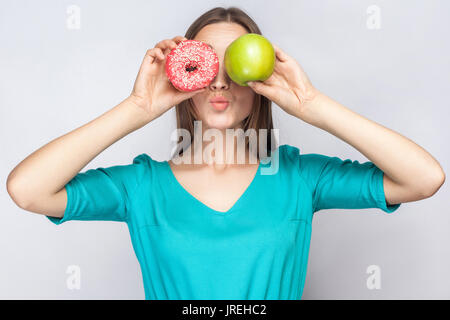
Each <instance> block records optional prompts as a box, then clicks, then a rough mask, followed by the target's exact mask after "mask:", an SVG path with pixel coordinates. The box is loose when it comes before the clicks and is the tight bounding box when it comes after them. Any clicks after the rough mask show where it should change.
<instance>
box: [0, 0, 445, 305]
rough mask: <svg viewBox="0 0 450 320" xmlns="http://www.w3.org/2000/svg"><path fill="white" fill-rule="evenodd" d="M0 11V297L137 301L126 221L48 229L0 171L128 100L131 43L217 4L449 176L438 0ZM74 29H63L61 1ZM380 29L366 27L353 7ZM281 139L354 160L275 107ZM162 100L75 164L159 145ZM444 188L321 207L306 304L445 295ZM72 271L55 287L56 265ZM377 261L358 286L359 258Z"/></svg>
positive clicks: (166, 142) (160, 154)
mask: <svg viewBox="0 0 450 320" xmlns="http://www.w3.org/2000/svg"><path fill="white" fill-rule="evenodd" d="M0 3H1V6H0V46H1V47H0V48H1V49H0V75H1V76H0V107H1V109H0V133H1V142H0V143H1V145H0V148H1V149H0V150H1V154H2V156H1V157H0V177H1V179H2V181H3V186H2V189H1V192H0V210H1V215H2V220H1V223H0V246H1V248H0V249H1V250H0V298H3V299H35V298H39V299H50V298H52V299H53V298H56V299H144V290H143V285H142V279H141V271H140V268H139V264H138V261H137V259H136V257H135V254H134V252H133V249H132V246H131V241H130V238H129V234H128V229H127V226H126V224H124V223H117V222H100V221H98V222H96V221H91V222H84V221H81V222H79V221H72V222H68V223H65V224H62V225H60V226H56V225H53V224H52V223H51V222H50V221H48V220H47V219H46V218H45V217H44V216H42V215H40V214H34V213H30V212H26V211H24V210H22V209H20V208H18V207H17V206H16V205H15V204H14V203H13V201H12V200H11V199H10V198H9V196H8V194H7V192H6V178H7V175H8V173H9V172H10V171H11V170H12V169H13V167H14V166H15V165H17V164H18V162H19V161H21V160H22V159H24V158H25V157H26V156H28V155H29V154H30V153H31V152H33V151H34V150H36V149H38V148H39V147H41V146H42V145H44V144H46V143H47V142H49V141H51V140H52V139H55V138H57V137H59V136H61V135H63V134H65V133H67V132H69V131H71V130H73V129H75V128H77V127H79V126H81V125H83V124H85V123H87V122H88V121H90V120H92V119H94V118H95V117H97V116H99V115H100V114H102V113H104V112H106V111H107V110H109V109H110V108H112V107H113V106H115V105H116V104H118V103H119V102H120V101H122V99H124V98H125V97H127V96H128V94H129V93H130V90H131V89H132V86H133V82H134V80H135V77H136V74H137V71H138V69H139V65H140V63H141V60H142V58H143V56H144V54H145V51H146V50H147V49H149V48H152V47H153V46H154V45H155V44H156V43H157V42H159V41H161V40H163V39H167V38H172V37H174V36H176V35H184V33H185V31H186V30H187V28H188V26H189V25H190V24H191V23H192V22H193V21H194V20H195V19H196V18H197V17H198V16H199V15H201V14H202V13H203V12H205V11H207V10H209V9H211V8H213V7H215V6H227V7H228V6H232V5H238V6H239V7H241V8H242V9H244V10H245V11H246V12H247V13H248V14H250V16H251V17H252V18H253V19H255V21H256V23H258V24H259V26H260V28H261V30H262V32H263V34H264V35H265V36H266V37H267V38H268V39H269V40H271V41H272V42H274V43H275V44H277V45H278V46H280V47H281V48H282V49H283V50H284V51H286V52H287V53H288V54H290V55H291V56H292V57H294V58H295V59H296V60H297V61H299V62H300V64H301V65H302V66H303V68H304V69H305V71H306V72H307V74H308V75H309V77H310V78H311V80H312V82H313V83H314V84H315V86H316V87H317V88H319V89H320V90H321V91H323V92H324V93H326V94H327V95H329V96H330V97H332V98H334V99H335V100H337V101H339V102H340V103H342V104H344V105H345V106H347V107H348V108H350V109H352V110H354V111H355V112H357V113H359V114H361V115H363V116H365V117H367V118H369V119H372V120H374V121H376V122H378V123H380V124H382V125H384V126H386V127H388V128H391V129H393V130H395V131H397V132H399V133H401V134H403V135H405V136H406V137H408V138H410V139H411V140H413V141H415V142H416V143H418V144H419V145H420V146H422V147H424V148H425V149H426V150H427V151H429V152H430V153H431V154H432V155H433V156H434V157H435V158H436V159H438V161H439V162H440V163H441V165H442V167H443V168H444V170H445V171H446V172H447V175H448V174H449V172H448V168H449V161H448V160H449V150H448V149H449V148H448V140H449V131H448V129H447V126H448V119H449V101H450V90H449V89H450V87H449V83H450V81H449V80H450V62H449V61H450V60H449V57H450V46H449V41H448V38H449V36H448V30H450V19H449V15H450V2H449V1H444V0H442V1H425V0H423V1H406V0H402V1H399V0H397V1H375V0H374V1H365V0H352V1H336V0H329V1H306V0H305V1H286V0H284V1H281V0H277V1H271V2H269V1H266V2H264V5H261V3H262V1H239V2H238V1H220V2H219V1H195V0H191V1H170V2H168V1H122V2H118V1H117V2H114V3H113V2H111V1H105V0H103V1H56V0H55V1H12V0H11V1H5V0H2V1H1V2H0ZM73 4H74V5H77V6H79V7H80V9H81V25H80V26H81V28H80V29H79V30H70V29H68V28H67V27H66V21H67V18H68V15H67V13H66V10H67V7H68V6H69V5H73ZM370 5H377V6H378V7H379V8H380V9H381V28H380V29H378V30H372V29H369V28H368V27H367V24H366V22H367V19H368V17H369V15H368V14H367V12H366V11H367V8H368V7H369V6H370ZM273 110H274V121H275V127H276V128H279V129H280V142H281V144H284V143H288V144H291V145H295V146H298V147H300V149H301V152H303V153H321V154H325V155H329V156H339V157H341V158H342V159H347V158H350V159H353V160H359V161H367V158H365V157H364V156H363V155H362V154H361V153H359V152H358V151H357V150H355V149H354V148H353V147H351V146H350V145H348V144H346V143H345V142H343V141H341V140H339V139H338V138H336V137H334V136H333V135H331V134H329V133H328V132H325V131H323V130H321V129H318V128H315V127H313V126H310V125H308V124H306V123H304V122H302V121H301V120H299V119H297V118H294V117H291V116H289V115H288V114H286V113H284V112H283V111H282V110H281V109H280V108H279V107H278V106H276V105H274V107H273ZM175 125H176V124H175V112H174V109H172V110H170V111H169V112H168V113H166V114H164V115H163V116H162V117H160V118H158V119H157V120H155V121H154V122H152V123H150V124H149V125H147V126H146V127H144V128H142V129H140V130H138V131H136V132H133V133H132V134H130V135H128V136H126V137H125V138H123V139H122V140H120V141H118V142H117V143H115V144H114V145H112V146H111V147H110V148H108V149H107V150H105V151H104V152H103V153H102V154H100V155H99V156H98V157H97V158H95V159H94V160H93V161H92V162H91V163H89V165H88V166H86V167H85V168H84V169H83V171H85V170H87V169H89V168H97V167H99V166H112V165H116V164H130V163H131V161H132V159H133V158H134V157H135V156H136V155H138V154H140V153H143V152H146V153H148V154H150V155H151V156H152V157H153V158H155V159H157V160H167V159H168V158H169V155H170V150H171V147H172V145H171V143H170V133H171V132H172V130H173V129H175ZM448 199H449V198H448V182H447V183H446V184H444V186H443V187H442V188H441V189H440V190H439V192H438V193H437V194H435V195H434V196H433V197H432V198H428V199H425V200H422V201H418V202H410V203H405V204H402V206H401V207H400V209H398V211H397V212H395V213H394V214H392V215H388V214H385V213H384V212H383V211H381V210H379V209H365V210H324V211H321V212H318V213H317V214H316V215H315V217H314V220H313V234H312V240H311V248H310V256H309V263H308V272H307V277H306V285H305V289H304V295H303V298H304V299H354V298H358V299H431V298H436V299H449V298H450V273H449V272H448V271H449V270H450V249H449V243H450V234H449V229H450V228H449V227H450V212H449V210H448ZM69 265H78V266H80V268H81V288H80V289H79V290H69V289H68V288H67V285H66V280H67V278H68V277H69V275H68V274H66V269H67V267H68V266H69ZM369 265H378V266H379V267H380V268H381V289H379V290H369V289H368V288H367V286H366V279H367V277H369V275H368V274H367V273H366V268H367V267H368V266H369Z"/></svg>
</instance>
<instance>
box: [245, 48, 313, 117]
mask: <svg viewBox="0 0 450 320" xmlns="http://www.w3.org/2000/svg"><path fill="white" fill-rule="evenodd" d="M272 46H273V47H274V49H275V56H276V59H275V67H274V71H273V73H272V75H271V76H270V77H269V78H268V79H267V80H265V81H263V82H261V81H253V82H248V83H247V84H248V85H249V87H251V88H252V89H253V91H255V92H256V93H258V94H261V95H263V96H265V97H266V98H268V99H269V100H271V101H273V102H274V103H276V104H277V105H278V106H280V107H281V108H282V109H283V110H284V111H286V112H287V113H289V114H290V115H293V116H296V117H299V118H302V117H301V115H302V112H303V111H304V109H305V108H304V106H305V105H306V103H307V102H309V101H311V100H313V99H314V98H315V97H316V95H317V94H319V91H318V90H317V89H316V88H314V87H313V85H312V84H311V81H310V80H309V79H308V76H307V75H306V73H305V72H304V71H303V69H302V67H301V66H300V64H299V63H298V62H297V61H296V60H295V59H293V58H292V57H290V56H289V55H288V54H286V53H285V52H284V51H282V50H281V49H280V48H279V47H278V46H276V45H274V44H273V43H272Z"/></svg>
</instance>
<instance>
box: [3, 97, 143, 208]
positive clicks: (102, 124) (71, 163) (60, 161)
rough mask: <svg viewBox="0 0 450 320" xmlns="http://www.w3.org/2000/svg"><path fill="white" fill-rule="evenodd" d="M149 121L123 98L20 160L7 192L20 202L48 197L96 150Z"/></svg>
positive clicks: (60, 187)
mask: <svg viewBox="0 0 450 320" xmlns="http://www.w3.org/2000/svg"><path fill="white" fill-rule="evenodd" d="M150 121H151V119H149V118H148V117H147V116H146V113H145V112H144V111H143V110H141V109H139V108H138V107H137V106H135V105H134V104H133V103H132V102H131V101H130V99H125V100H124V101H122V102H121V103H120V104H118V105H117V106H115V107H114V108H112V109H110V110H108V111H107V112H105V113H104V114H102V115H100V116H99V117H97V118H96V119H94V120H92V121H90V122H88V123H86V124H85V125H83V126H81V127H79V128H77V129H75V130H73V131H71V132H69V133H67V134H65V135H63V136H61V137H58V138H56V139H54V140H52V141H51V142H49V143H47V144H46V145H44V146H43V147H41V148H40V149H38V150H36V151H34V152H33V153H32V154H30V155H29V156H28V157H27V158H25V159H24V160H23V161H21V162H20V163H19V164H18V165H17V166H16V167H15V168H14V170H12V171H11V173H10V174H9V176H8V182H7V186H8V192H9V193H10V194H11V196H12V197H13V198H15V199H14V200H15V201H16V202H17V201H20V202H21V203H31V202H33V201H34V199H45V198H48V197H49V196H51V195H53V194H55V193H56V192H58V191H59V190H61V189H62V188H63V187H64V186H65V184H66V183H67V182H68V181H70V180H71V179H72V178H73V177H74V176H75V175H76V174H77V173H78V172H80V170H81V169H82V168H83V167H85V166H86V165H87V164H88V163H89V162H90V161H91V160H92V159H93V158H95V157H96V156H97V155H98V154H99V153H101V152H102V151H103V150H105V149H106V148H108V147H109V146H110V145H112V144H113V143H114V142H116V141H118V140H120V139H121V138H122V137H124V136H126V135H127V134H129V133H131V132H132V131H134V130H137V129H138V128H140V127H142V126H143V125H145V124H146V123H148V122H150Z"/></svg>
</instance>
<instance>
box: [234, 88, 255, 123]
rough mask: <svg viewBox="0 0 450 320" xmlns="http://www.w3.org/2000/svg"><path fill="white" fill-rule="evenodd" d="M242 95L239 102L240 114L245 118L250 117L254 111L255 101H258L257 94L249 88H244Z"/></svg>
mask: <svg viewBox="0 0 450 320" xmlns="http://www.w3.org/2000/svg"><path fill="white" fill-rule="evenodd" d="M242 91H243V92H241V95H240V99H239V102H238V105H239V114H240V115H243V116H245V117H246V116H248V115H249V114H250V112H251V111H252V107H253V103H254V99H256V93H255V92H254V91H253V90H252V89H249V88H244V90H242Z"/></svg>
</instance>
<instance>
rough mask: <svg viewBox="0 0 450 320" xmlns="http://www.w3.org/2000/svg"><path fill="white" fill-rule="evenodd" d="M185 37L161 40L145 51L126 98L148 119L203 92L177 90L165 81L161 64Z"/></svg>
mask: <svg viewBox="0 0 450 320" xmlns="http://www.w3.org/2000/svg"><path fill="white" fill-rule="evenodd" d="M184 40H187V39H186V38H185V37H182V36H176V37H175V38H173V39H166V40H162V41H161V42H159V43H158V44H156V45H155V47H154V48H153V49H149V50H147V53H146V54H145V57H144V59H143V61H142V64H141V67H140V69H139V73H138V75H137V78H136V81H135V83H134V87H133V91H132V93H131V95H130V97H129V99H131V100H132V102H133V103H134V104H136V105H137V106H139V107H140V108H142V109H144V110H145V111H146V112H147V113H148V115H149V117H150V118H151V119H155V118H157V117H159V116H160V115H161V114H163V113H164V112H166V111H167V110H169V109H170V108H171V107H173V106H174V105H177V104H179V103H180V102H182V101H184V100H186V99H189V98H191V97H193V96H194V95H196V94H197V93H199V92H203V91H204V90H205V89H204V88H203V89H200V90H197V91H192V92H183V91H179V90H177V89H176V88H175V87H174V86H173V85H172V83H171V82H170V80H169V79H168V78H167V75H166V71H165V65H166V58H167V55H168V54H169V53H170V51H171V50H172V49H173V48H175V47H176V46H177V45H178V44H179V43H180V42H181V41H184Z"/></svg>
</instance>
